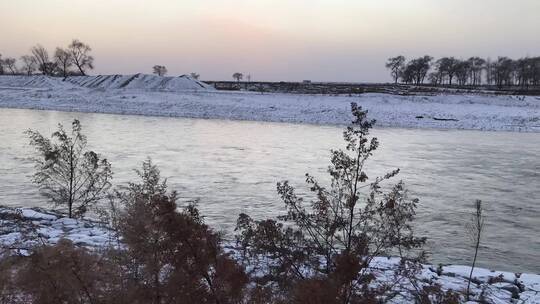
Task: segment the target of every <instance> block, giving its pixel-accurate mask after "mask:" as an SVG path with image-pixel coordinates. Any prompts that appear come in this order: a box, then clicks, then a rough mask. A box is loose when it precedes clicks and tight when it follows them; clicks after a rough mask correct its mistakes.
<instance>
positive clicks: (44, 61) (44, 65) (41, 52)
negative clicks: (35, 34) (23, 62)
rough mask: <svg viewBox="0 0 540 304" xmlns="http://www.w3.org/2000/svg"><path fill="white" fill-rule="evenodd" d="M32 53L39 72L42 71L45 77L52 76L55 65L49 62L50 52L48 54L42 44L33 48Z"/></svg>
mask: <svg viewBox="0 0 540 304" xmlns="http://www.w3.org/2000/svg"><path fill="white" fill-rule="evenodd" d="M30 51H31V52H32V56H34V59H35V60H36V62H37V65H38V70H40V71H41V73H43V75H52V73H53V71H54V69H53V63H52V62H50V61H49V52H47V50H46V49H45V48H44V47H43V46H42V45H40V44H38V45H36V46H34V47H32V48H31V49H30Z"/></svg>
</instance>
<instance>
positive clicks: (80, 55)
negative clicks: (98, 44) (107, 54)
mask: <svg viewBox="0 0 540 304" xmlns="http://www.w3.org/2000/svg"><path fill="white" fill-rule="evenodd" d="M90 51H92V48H91V47H90V46H89V45H88V44H85V43H83V42H81V41H79V40H78V39H73V41H72V42H71V44H70V45H69V46H68V52H69V53H70V54H71V57H72V60H73V64H74V65H75V66H76V67H77V69H79V72H80V73H81V75H83V76H86V70H88V69H90V70H91V69H93V68H94V57H92V56H90V54H89V53H90Z"/></svg>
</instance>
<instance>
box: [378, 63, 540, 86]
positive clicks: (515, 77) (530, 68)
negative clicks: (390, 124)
mask: <svg viewBox="0 0 540 304" xmlns="http://www.w3.org/2000/svg"><path fill="white" fill-rule="evenodd" d="M386 67H387V68H388V69H389V70H390V73H391V75H392V78H393V79H394V82H395V83H398V82H400V81H401V82H403V83H406V84H417V85H418V84H424V83H430V84H433V85H460V86H465V85H471V86H479V85H496V86H497V87H503V86H520V87H522V88H527V87H530V86H539V85H540V57H525V58H520V59H511V58H508V57H498V58H497V60H491V59H490V58H487V59H483V58H480V57H471V58H469V59H466V60H463V59H457V58H454V57H442V58H440V59H437V60H435V59H434V58H433V57H431V56H428V55H425V56H423V57H419V58H415V59H411V60H410V61H408V62H407V61H406V59H405V57H404V56H401V55H400V56H396V57H391V58H388V61H387V62H386Z"/></svg>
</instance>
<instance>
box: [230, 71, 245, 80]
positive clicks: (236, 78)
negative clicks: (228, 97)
mask: <svg viewBox="0 0 540 304" xmlns="http://www.w3.org/2000/svg"><path fill="white" fill-rule="evenodd" d="M232 77H233V79H235V80H236V82H240V80H242V78H244V74H242V73H240V72H236V73H234V74H233V75H232Z"/></svg>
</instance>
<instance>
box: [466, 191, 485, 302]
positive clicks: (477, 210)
mask: <svg viewBox="0 0 540 304" xmlns="http://www.w3.org/2000/svg"><path fill="white" fill-rule="evenodd" d="M468 228H469V236H470V237H471V240H472V243H473V246H474V258H473V262H472V266H471V272H470V274H469V283H468V284H467V294H466V297H467V301H469V297H470V295H471V293H470V287H471V281H472V275H473V271H474V266H475V265H476V258H477V257H478V249H479V247H480V236H481V235H482V231H483V229H484V216H483V214H482V201H480V200H476V201H475V202H474V213H473V214H472V218H471V223H470V225H469V227H468Z"/></svg>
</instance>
